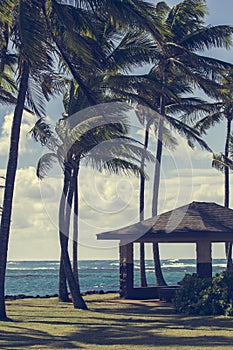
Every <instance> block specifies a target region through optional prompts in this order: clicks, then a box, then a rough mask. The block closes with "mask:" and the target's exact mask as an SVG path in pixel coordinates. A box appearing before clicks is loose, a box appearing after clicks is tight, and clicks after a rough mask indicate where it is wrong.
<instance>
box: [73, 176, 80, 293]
mask: <svg viewBox="0 0 233 350" xmlns="http://www.w3.org/2000/svg"><path fill="white" fill-rule="evenodd" d="M78 173H79V169H75V172H74V217H73V274H74V278H75V281H76V283H77V285H78V287H79V291H80V285H79V278H78Z"/></svg>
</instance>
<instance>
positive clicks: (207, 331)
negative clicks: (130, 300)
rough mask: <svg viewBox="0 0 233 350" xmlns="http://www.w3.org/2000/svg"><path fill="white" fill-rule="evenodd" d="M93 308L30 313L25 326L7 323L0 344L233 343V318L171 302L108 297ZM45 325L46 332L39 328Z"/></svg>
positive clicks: (24, 346)
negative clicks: (185, 310)
mask: <svg viewBox="0 0 233 350" xmlns="http://www.w3.org/2000/svg"><path fill="white" fill-rule="evenodd" d="M90 306H91V310H90V311H87V312H85V311H84V312H82V311H80V310H79V311H77V313H76V312H75V313H74V311H73V310H72V313H70V315H69V310H64V311H65V312H64V313H63V312H62V311H61V312H59V314H52V315H51V314H49V315H46V316H45V315H41V314H38V313H37V312H35V313H33V314H30V315H28V316H27V320H28V321H27V322H29V326H28V325H27V327H24V325H25V324H24V322H20V324H19V323H18V322H17V323H13V324H12V323H11V324H10V325H9V324H7V325H6V327H5V328H6V330H4V327H3V330H1V331H0V348H2V349H11V348H14V349H18V348H22V349H27V348H28V347H30V346H32V347H34V348H37V347H38V348H40V347H41V346H43V347H45V348H48V349H64V348H67V349H82V348H83V347H85V348H86V347H87V348H88V349H89V348H90V349H95V346H96V345H99V346H100V347H101V346H106V347H109V348H110V349H111V345H113V346H114V345H121V346H122V349H124V348H125V347H127V346H130V345H131V346H132V348H133V347H137V346H149V347H153V348H154V347H160V346H164V347H168V346H169V347H172V346H177V347H182V346H193V347H194V346H196V347H198V348H200V349H201V348H202V347H212V348H215V347H217V346H219V347H226V346H229V347H231V346H232V343H233V332H232V319H231V318H224V317H205V316H203V317H188V316H183V315H178V314H175V312H174V310H173V309H172V307H169V306H167V307H166V306H163V307H158V306H153V305H129V304H127V305H126V304H124V305H123V304H120V303H119V304H117V303H114V305H113V304H112V303H108V302H106V301H105V302H104V303H102V304H101V303H98V302H97V303H96V304H95V303H91V304H90ZM54 311H55V312H58V310H57V309H55V310H54ZM8 325H9V327H8ZM30 325H31V326H32V327H31V328H30ZM43 325H45V327H44V329H45V330H46V331H44V330H43V331H41V330H38V328H41V327H42V326H43ZM3 326H5V325H3ZM55 327H56V334H59V335H56V336H52V335H51V334H49V330H50V331H51V330H53V329H55ZM223 331H226V333H225V336H224V334H223ZM231 333H232V336H230V335H231ZM228 335H229V336H228ZM82 346H83V347H82Z"/></svg>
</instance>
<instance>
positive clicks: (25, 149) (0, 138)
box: [0, 112, 36, 155]
mask: <svg viewBox="0 0 233 350" xmlns="http://www.w3.org/2000/svg"><path fill="white" fill-rule="evenodd" d="M13 116H14V113H10V114H7V115H5V117H4V121H3V123H2V128H1V134H0V155H5V154H7V153H8V151H9V141H10V133H11V125H12V119H13ZM35 122H36V117H35V116H34V115H32V114H30V113H28V112H24V113H23V120H22V124H21V132H20V144H19V151H20V153H21V154H28V153H33V149H32V147H30V146H29V142H30V141H29V138H28V137H27V134H28V132H29V130H30V129H31V128H32V127H33V125H34V124H35Z"/></svg>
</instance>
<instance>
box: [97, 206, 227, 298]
mask: <svg viewBox="0 0 233 350" xmlns="http://www.w3.org/2000/svg"><path fill="white" fill-rule="evenodd" d="M97 239H98V240H119V241H120V295H121V297H124V298H135V299H141V298H153V297H158V296H159V291H161V289H163V290H164V291H165V289H164V288H160V287H144V288H134V273H133V271H134V258H133V247H134V243H140V242H143V243H154V242H158V243H195V244H196V272H197V274H198V276H199V277H200V278H204V277H211V276H212V243H215V242H233V210H232V209H228V208H225V207H223V206H221V205H218V204H216V203H209V202H192V203H190V204H187V205H184V206H182V207H179V208H177V209H174V210H171V211H168V212H166V213H163V214H161V215H158V216H155V217H153V218H150V219H147V220H144V221H142V222H139V223H136V224H134V225H130V226H127V227H124V228H122V229H118V230H114V231H110V232H104V233H100V234H97Z"/></svg>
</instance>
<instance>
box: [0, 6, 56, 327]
mask: <svg viewBox="0 0 233 350" xmlns="http://www.w3.org/2000/svg"><path fill="white" fill-rule="evenodd" d="M1 5H2V8H4V9H5V10H6V12H8V14H9V17H8V19H7V25H8V26H9V28H10V32H11V41H12V42H13V44H14V47H15V50H16V55H17V57H18V72H19V73H18V81H19V88H18V96H17V101H16V107H15V111H14V117H13V122H12V130H11V140H10V151H9V159H8V164H7V170H6V182H5V191H4V200H3V211H2V217H1V227H0V240H1V245H0V319H2V320H5V319H6V318H7V316H6V310H5V300H4V299H5V298H4V287H5V272H6V262H7V248H8V241H9V232H10V222H11V212H12V201H13V193H14V183H15V175H16V169H17V160H18V144H19V137H20V126H21V120H22V115H23V110H24V106H25V102H27V104H28V106H29V107H30V108H31V109H33V110H34V111H35V112H36V113H37V114H40V113H43V105H42V103H40V102H39V103H37V102H35V91H34V94H33V93H32V89H34V86H33V84H34V83H35V82H37V83H38V82H39V81H40V78H41V75H43V74H44V72H45V71H46V70H49V69H51V64H52V59H51V57H50V56H49V54H48V45H47V43H46V36H45V33H44V21H43V20H42V19H41V16H40V10H41V8H40V4H39V3H38V2H37V1H29V0H28V1H15V2H12V1H3V2H2V4H1ZM2 24H3V25H5V23H2ZM28 28H30V33H29V31H28ZM41 96H42V92H41V91H40V90H39V91H38V90H37V96H36V98H38V97H39V98H40V97H41Z"/></svg>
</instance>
